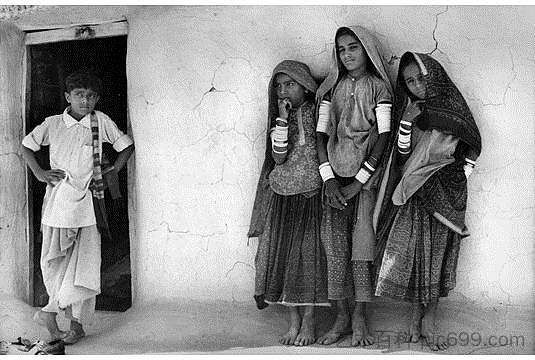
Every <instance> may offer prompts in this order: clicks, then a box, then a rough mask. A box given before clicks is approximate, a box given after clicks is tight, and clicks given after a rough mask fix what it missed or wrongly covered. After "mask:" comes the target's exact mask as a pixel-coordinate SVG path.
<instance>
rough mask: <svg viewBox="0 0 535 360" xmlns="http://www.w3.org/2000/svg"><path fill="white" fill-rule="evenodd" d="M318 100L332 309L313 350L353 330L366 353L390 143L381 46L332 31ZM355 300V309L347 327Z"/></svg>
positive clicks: (359, 33) (354, 31) (362, 32)
mask: <svg viewBox="0 0 535 360" xmlns="http://www.w3.org/2000/svg"><path fill="white" fill-rule="evenodd" d="M329 99H330V101H329ZM317 100H318V102H320V105H319V111H318V126H317V139H318V157H319V161H320V166H319V170H320V173H321V177H322V179H323V181H324V182H325V184H324V188H325V197H326V201H327V203H328V205H326V206H324V210H323V219H322V226H321V236H322V242H323V244H324V247H325V251H326V253H327V268H328V276H327V278H328V293H329V300H333V301H335V302H336V306H337V318H336V320H335V323H334V325H333V327H332V328H331V330H329V332H327V334H325V335H324V336H322V337H321V338H320V339H319V340H318V343H320V344H324V345H328V344H332V343H334V342H336V341H338V339H339V338H340V337H341V336H342V335H343V334H344V332H346V331H347V329H348V327H349V324H350V323H351V327H352V329H353V338H352V342H351V343H352V345H353V346H358V345H370V344H372V343H373V337H372V336H371V334H370V332H369V331H368V326H367V321H366V316H365V305H366V303H367V302H371V301H373V292H374V290H373V272H372V260H373V255H374V249H375V232H374V224H373V222H372V217H373V210H374V206H375V204H376V187H377V182H378V179H379V177H380V173H381V169H380V166H379V164H380V160H381V157H382V154H383V151H384V149H385V147H386V145H387V144H388V139H389V136H390V135H389V134H390V113H391V107H392V86H391V84H390V80H389V79H388V76H387V73H386V70H385V66H384V64H383V60H382V56H381V51H380V50H379V43H378V41H377V40H376V39H375V37H374V36H373V35H372V34H370V33H369V32H368V30H366V29H365V28H363V27H360V26H355V27H351V28H348V27H341V28H339V29H338V30H337V31H336V36H335V48H334V51H333V62H332V68H331V70H330V72H329V74H328V75H327V78H326V79H325V80H324V82H323V83H322V84H321V86H320V87H319V89H318V94H317ZM352 297H354V299H355V301H356V304H355V308H354V311H353V316H352V319H351V317H350V315H349V303H348V299H349V298H352Z"/></svg>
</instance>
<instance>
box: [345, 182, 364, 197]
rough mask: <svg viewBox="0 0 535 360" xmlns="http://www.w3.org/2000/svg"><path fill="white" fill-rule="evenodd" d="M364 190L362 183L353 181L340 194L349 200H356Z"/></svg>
mask: <svg viewBox="0 0 535 360" xmlns="http://www.w3.org/2000/svg"><path fill="white" fill-rule="evenodd" d="M360 190H362V183H361V182H360V181H356V180H355V181H353V182H352V183H351V184H349V185H347V186H344V187H343V188H342V189H341V190H340V192H341V193H342V195H343V196H344V198H346V199H347V200H349V199H352V198H354V197H355V196H356V195H357V194H358V193H359V192H360Z"/></svg>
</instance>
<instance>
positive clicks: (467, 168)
mask: <svg viewBox="0 0 535 360" xmlns="http://www.w3.org/2000/svg"><path fill="white" fill-rule="evenodd" d="M463 169H464V175H465V176H466V178H467V179H468V178H469V177H470V175H472V171H474V167H473V166H471V165H468V164H466V165H464V166H463Z"/></svg>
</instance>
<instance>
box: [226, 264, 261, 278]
mask: <svg viewBox="0 0 535 360" xmlns="http://www.w3.org/2000/svg"><path fill="white" fill-rule="evenodd" d="M239 264H241V265H244V266H246V267H248V268H250V269H252V270H253V271H256V269H255V267H254V266H253V265H251V264H248V263H246V262H243V261H236V262H235V263H234V264H233V265H232V267H231V268H230V270H228V271H227V273H226V274H225V277H228V276H229V275H230V273H231V272H232V271H234V269H235V268H236V265H239Z"/></svg>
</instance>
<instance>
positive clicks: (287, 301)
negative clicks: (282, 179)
mask: <svg viewBox="0 0 535 360" xmlns="http://www.w3.org/2000/svg"><path fill="white" fill-rule="evenodd" d="M320 224H321V195H320V194H319V193H318V194H317V195H315V196H313V197H308V198H307V197H305V196H303V195H291V196H282V195H278V194H275V195H274V196H273V197H272V200H271V201H270V204H269V210H268V212H267V220H266V225H265V228H264V232H263V233H262V234H261V235H260V236H259V244H258V250H257V254H256V258H255V267H256V278H255V295H264V296H265V300H266V302H268V303H269V302H271V303H280V304H283V305H289V306H304V305H315V306H330V304H329V301H328V299H327V279H326V274H327V264H326V259H325V252H324V249H323V246H322V244H321V239H320Z"/></svg>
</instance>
